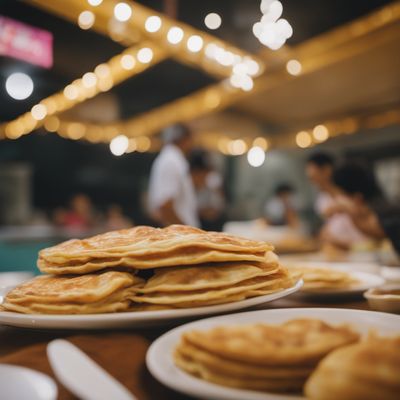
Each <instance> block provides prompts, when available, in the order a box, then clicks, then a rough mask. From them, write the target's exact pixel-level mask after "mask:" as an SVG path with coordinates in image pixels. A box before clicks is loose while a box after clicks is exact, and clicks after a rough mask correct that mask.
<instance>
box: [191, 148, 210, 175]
mask: <svg viewBox="0 0 400 400" xmlns="http://www.w3.org/2000/svg"><path fill="white" fill-rule="evenodd" d="M189 165H190V170H191V171H206V170H209V169H211V167H210V162H209V160H208V154H207V152H206V151H204V150H202V149H195V150H193V151H192V152H191V153H190V155H189Z"/></svg>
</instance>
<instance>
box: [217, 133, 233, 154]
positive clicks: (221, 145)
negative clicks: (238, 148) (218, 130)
mask: <svg viewBox="0 0 400 400" xmlns="http://www.w3.org/2000/svg"><path fill="white" fill-rule="evenodd" d="M229 143H230V140H229V139H228V138H227V137H225V136H223V137H221V138H220V139H219V140H218V150H219V151H220V152H221V153H222V154H229Z"/></svg>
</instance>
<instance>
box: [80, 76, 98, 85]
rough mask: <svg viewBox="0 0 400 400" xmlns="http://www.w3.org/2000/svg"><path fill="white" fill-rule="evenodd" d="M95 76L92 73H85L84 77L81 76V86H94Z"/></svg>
mask: <svg viewBox="0 0 400 400" xmlns="http://www.w3.org/2000/svg"><path fill="white" fill-rule="evenodd" d="M96 83H97V76H96V75H95V74H94V73H93V72H86V74H85V75H83V76H82V84H83V86H85V87H86V88H91V87H93V86H96Z"/></svg>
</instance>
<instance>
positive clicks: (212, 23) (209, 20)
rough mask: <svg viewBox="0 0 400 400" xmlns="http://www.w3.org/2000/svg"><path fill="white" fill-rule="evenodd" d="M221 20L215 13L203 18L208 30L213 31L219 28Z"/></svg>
mask: <svg viewBox="0 0 400 400" xmlns="http://www.w3.org/2000/svg"><path fill="white" fill-rule="evenodd" d="M221 23H222V19H221V17H220V16H219V15H218V14H217V13H209V14H207V15H206V17H205V18H204V24H205V25H206V27H207V28H208V29H211V30H215V29H218V28H219V27H220V26H221Z"/></svg>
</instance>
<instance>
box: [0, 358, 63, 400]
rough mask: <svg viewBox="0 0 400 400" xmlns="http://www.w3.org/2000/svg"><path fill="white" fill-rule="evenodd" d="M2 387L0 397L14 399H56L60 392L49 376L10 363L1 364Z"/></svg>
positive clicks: (0, 385)
mask: <svg viewBox="0 0 400 400" xmlns="http://www.w3.org/2000/svg"><path fill="white" fill-rule="evenodd" d="M0 388H1V389H0V397H1V398H2V399H12V400H26V399H30V400H55V399H56V398H57V393H58V389H57V385H56V383H55V382H54V380H53V379H51V378H50V377H49V376H47V375H45V374H42V373H41V372H38V371H34V370H33V369H29V368H24V367H17V366H16V365H10V364H0Z"/></svg>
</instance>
